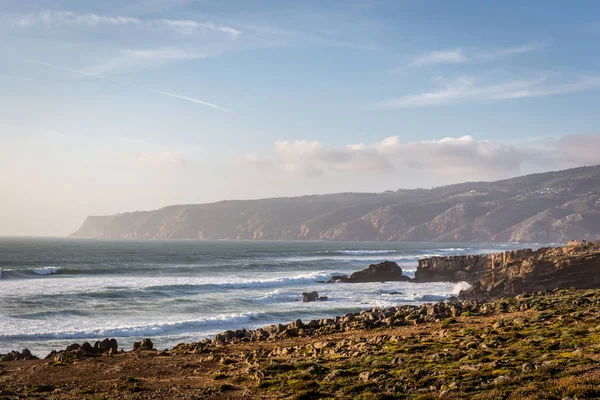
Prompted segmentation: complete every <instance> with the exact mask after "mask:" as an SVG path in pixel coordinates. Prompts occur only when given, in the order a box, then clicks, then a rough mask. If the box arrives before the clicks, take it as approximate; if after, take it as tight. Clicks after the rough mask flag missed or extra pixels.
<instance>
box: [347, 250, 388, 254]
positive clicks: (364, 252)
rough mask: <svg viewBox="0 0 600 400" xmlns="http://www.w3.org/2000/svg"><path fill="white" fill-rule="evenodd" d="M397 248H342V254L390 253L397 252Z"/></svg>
mask: <svg viewBox="0 0 600 400" xmlns="http://www.w3.org/2000/svg"><path fill="white" fill-rule="evenodd" d="M397 252H398V251H397V250H340V251H339V253H340V254H389V253H397Z"/></svg>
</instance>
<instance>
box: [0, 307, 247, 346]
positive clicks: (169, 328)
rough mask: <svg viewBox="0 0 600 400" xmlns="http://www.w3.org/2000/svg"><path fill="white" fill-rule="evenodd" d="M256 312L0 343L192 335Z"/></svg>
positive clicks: (46, 334)
mask: <svg viewBox="0 0 600 400" xmlns="http://www.w3.org/2000/svg"><path fill="white" fill-rule="evenodd" d="M258 316H259V314H257V313H252V312H249V313H240V314H229V315H219V316H215V317H207V318H198V319H192V320H184V321H175V322H165V323H158V322H157V323H153V324H144V325H129V326H128V325H125V326H116V327H106V328H93V329H89V330H73V329H65V330H62V331H55V332H47V331H41V332H30V333H17V334H8V335H1V336H0V340H2V339H6V340H15V339H20V340H23V339H87V338H102V337H136V336H160V335H165V334H171V333H180V332H194V331H197V330H198V329H200V328H206V327H207V326H209V327H210V326H214V327H215V329H216V328H221V327H223V326H228V325H235V326H241V325H243V324H245V323H248V322H250V321H252V320H253V319H257V317H258Z"/></svg>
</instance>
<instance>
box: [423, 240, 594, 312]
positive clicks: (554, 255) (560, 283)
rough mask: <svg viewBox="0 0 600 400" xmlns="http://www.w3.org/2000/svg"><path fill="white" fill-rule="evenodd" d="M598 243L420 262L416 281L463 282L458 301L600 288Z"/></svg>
mask: <svg viewBox="0 0 600 400" xmlns="http://www.w3.org/2000/svg"><path fill="white" fill-rule="evenodd" d="M599 272H600V242H586V241H571V242H569V244H568V245H567V246H565V247H558V248H542V249H538V250H535V251H533V250H529V249H527V250H516V251H507V252H503V253H496V254H489V255H482V256H455V257H433V258H428V259H422V260H419V266H418V268H417V271H416V273H415V281H417V282H435V281H456V282H458V281H467V282H469V283H470V284H471V287H470V288H469V289H467V290H464V291H461V293H460V298H461V299H471V300H485V299H490V298H496V297H503V296H515V295H517V294H521V293H532V292H536V291H545V290H554V289H556V288H563V289H564V288H577V289H591V288H600V274H599Z"/></svg>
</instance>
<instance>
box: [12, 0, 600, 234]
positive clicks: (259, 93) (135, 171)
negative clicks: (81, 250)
mask: <svg viewBox="0 0 600 400" xmlns="http://www.w3.org/2000/svg"><path fill="white" fill-rule="evenodd" d="M599 44H600V2H597V1H585V0H580V1H575V2H565V1H553V0H543V1H538V0H530V1H512V0H507V1H502V2H488V1H478V0H472V1H466V0H456V1H451V2H450V1H444V0H439V1H427V0H423V1H416V0H390V1H379V0H373V1H366V0H365V1H353V0H343V1H342V0H340V1H335V0H330V1H322V0H319V1H311V0H306V1H295V2H291V1H276V0H271V1H261V0H252V1H248V0H237V1H226V0H224V1H211V0H196V1H194V0H105V1H91V0H89V1H88V0H0V54H2V56H1V57H0V235H42V236H64V235H68V234H69V233H71V232H73V231H75V230H76V229H77V228H78V227H79V226H80V225H81V224H82V223H83V221H84V220H85V218H86V216H88V215H108V214H115V213H120V212H128V211H135V210H152V209H156V208H160V207H163V206H167V205H172V204H191V203H205V202H214V201H219V200H224V199H251V198H261V197H280V196H299V195H305V194H325V193H336V192H348V191H353V192H381V191H385V190H396V189H399V188H415V187H426V188H427V187H433V186H438V185H446V184H451V183H457V182H464V181H475V180H496V179H501V178H508V177H513V176H519V175H523V174H528V173H533V172H542V171H548V170H557V169H564V168H571V167H577V166H582V165H595V164H599V163H600V151H599V149H600V129H599V128H600V51H599V50H600V48H599V47H600V45H599Z"/></svg>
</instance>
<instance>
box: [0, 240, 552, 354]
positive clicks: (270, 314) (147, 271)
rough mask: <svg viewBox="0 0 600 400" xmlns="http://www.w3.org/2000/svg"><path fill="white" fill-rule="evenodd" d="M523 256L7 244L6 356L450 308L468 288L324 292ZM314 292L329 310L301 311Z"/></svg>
mask: <svg viewBox="0 0 600 400" xmlns="http://www.w3.org/2000/svg"><path fill="white" fill-rule="evenodd" d="M524 247H528V248H530V247H533V248H536V247H540V245H538V244H465V243H435V244H432V243H373V242H367V243H365V242H352V243H346V242H249V241H240V242H237V241H214V242H213V241H134V240H126V241H117V240H84V239H36V238H0V353H6V352H8V351H10V350H21V349H23V348H29V349H30V350H32V351H33V352H34V353H35V354H38V355H45V354H46V353H47V352H49V351H50V350H52V349H58V348H64V347H66V346H67V345H69V344H71V343H73V342H83V341H86V340H87V341H94V340H98V339H103V338H106V337H110V338H116V339H117V340H118V342H119V344H120V345H121V347H125V348H128V347H131V345H132V343H133V342H134V341H139V340H140V339H142V338H145V337H151V338H152V340H153V341H154V343H155V345H156V346H157V348H161V349H162V348H168V347H172V346H174V345H176V344H178V343H181V342H191V341H197V340H200V339H202V338H206V337H211V336H212V335H214V334H216V333H219V332H221V331H223V330H227V329H240V328H256V327H259V326H264V325H269V324H273V323H286V322H290V321H293V320H296V319H298V318H300V319H302V320H310V319H317V318H325V317H332V316H336V315H342V314H345V313H349V312H355V311H359V310H361V309H365V308H372V307H388V306H394V305H399V304H415V305H416V304H420V303H423V302H435V301H440V300H445V299H448V298H449V297H451V296H456V295H457V294H458V292H459V291H460V290H461V289H464V288H465V287H467V285H466V283H458V284H457V283H451V282H438V283H420V284H417V283H412V282H386V283H365V284H356V283H354V284H350V283H336V284H326V283H324V282H325V281H327V280H328V279H329V278H330V277H331V276H332V275H342V274H350V273H352V272H354V271H358V270H361V269H364V268H366V267H368V265H369V264H371V263H377V262H380V261H384V260H390V261H395V262H397V263H398V264H399V265H400V266H401V267H402V269H403V271H404V273H405V274H406V275H408V276H414V272H415V270H416V267H417V262H418V259H419V258H422V257H430V256H440V255H458V254H482V253H491V252H497V251H505V250H512V249H517V248H524ZM306 291H317V292H318V293H319V295H322V296H327V297H328V300H327V301H319V302H313V303H303V302H302V301H301V294H302V292H306Z"/></svg>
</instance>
